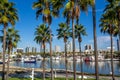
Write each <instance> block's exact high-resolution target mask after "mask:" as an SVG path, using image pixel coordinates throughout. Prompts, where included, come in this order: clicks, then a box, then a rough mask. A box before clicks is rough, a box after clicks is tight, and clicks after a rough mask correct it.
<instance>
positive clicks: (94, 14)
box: [92, 3, 99, 80]
mask: <svg viewBox="0 0 120 80" xmlns="http://www.w3.org/2000/svg"><path fill="white" fill-rule="evenodd" d="M92 15H93V35H94V54H95V74H96V80H99V72H98V53H97V37H96V7H95V3H94V6H93V7H92Z"/></svg>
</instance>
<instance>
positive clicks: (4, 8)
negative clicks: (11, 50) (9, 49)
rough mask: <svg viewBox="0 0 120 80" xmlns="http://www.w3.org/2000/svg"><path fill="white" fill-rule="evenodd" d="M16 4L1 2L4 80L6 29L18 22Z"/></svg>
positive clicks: (4, 0) (2, 0)
mask: <svg viewBox="0 0 120 80" xmlns="http://www.w3.org/2000/svg"><path fill="white" fill-rule="evenodd" d="M14 5H15V4H14V3H12V2H8V0H1V1H0V6H1V8H0V24H1V25H3V26H4V30H3V31H4V37H3V75H2V80H5V53H6V51H5V47H6V27H7V26H8V24H11V25H13V26H14V25H15V22H16V21H17V20H18V16H17V10H16V9H15V8H14Z"/></svg>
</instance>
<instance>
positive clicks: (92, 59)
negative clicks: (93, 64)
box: [84, 55, 104, 61]
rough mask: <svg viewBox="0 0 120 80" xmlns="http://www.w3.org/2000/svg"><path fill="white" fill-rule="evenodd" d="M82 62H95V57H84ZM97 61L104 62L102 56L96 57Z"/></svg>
mask: <svg viewBox="0 0 120 80" xmlns="http://www.w3.org/2000/svg"><path fill="white" fill-rule="evenodd" d="M84 61H95V57H94V56H89V57H86V58H85V59H84ZM98 61H104V57H103V56H102V55H98Z"/></svg>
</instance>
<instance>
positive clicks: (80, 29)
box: [75, 24, 87, 80]
mask: <svg viewBox="0 0 120 80" xmlns="http://www.w3.org/2000/svg"><path fill="white" fill-rule="evenodd" d="M82 35H83V36H86V35H87V33H86V31H85V28H84V26H83V25H82V24H80V25H75V37H76V38H78V43H79V50H80V59H81V79H82V80H83V67H82V54H81V42H82V37H81V36H82Z"/></svg>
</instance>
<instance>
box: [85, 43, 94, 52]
mask: <svg viewBox="0 0 120 80" xmlns="http://www.w3.org/2000/svg"><path fill="white" fill-rule="evenodd" d="M85 53H86V54H93V49H92V45H91V44H86V45H85Z"/></svg>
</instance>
